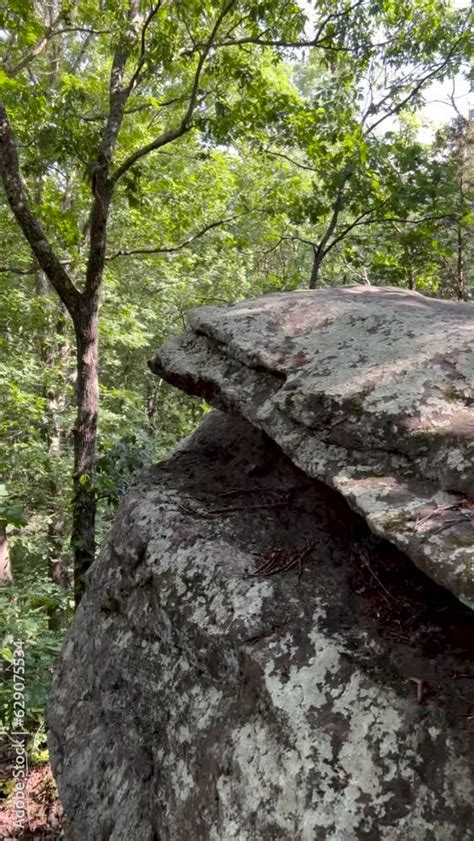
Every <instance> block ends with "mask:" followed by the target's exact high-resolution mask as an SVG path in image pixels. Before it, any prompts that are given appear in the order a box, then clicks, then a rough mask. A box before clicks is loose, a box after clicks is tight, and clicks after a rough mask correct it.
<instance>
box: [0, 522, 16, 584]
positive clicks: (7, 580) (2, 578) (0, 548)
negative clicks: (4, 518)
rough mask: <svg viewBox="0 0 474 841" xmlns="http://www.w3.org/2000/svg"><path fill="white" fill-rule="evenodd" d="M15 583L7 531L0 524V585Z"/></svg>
mask: <svg viewBox="0 0 474 841" xmlns="http://www.w3.org/2000/svg"><path fill="white" fill-rule="evenodd" d="M12 581H13V575H12V568H11V564H10V547H9V545H8V535H7V530H6V528H5V526H4V525H2V524H1V523H0V584H11V583H12Z"/></svg>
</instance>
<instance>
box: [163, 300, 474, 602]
mask: <svg viewBox="0 0 474 841" xmlns="http://www.w3.org/2000/svg"><path fill="white" fill-rule="evenodd" d="M188 325H189V329H188V331H187V332H186V333H185V334H184V335H183V336H179V337H173V338H171V339H170V340H168V342H166V343H165V345H164V346H163V347H162V348H161V350H160V351H159V353H158V355H157V356H156V357H155V359H154V360H153V361H152V362H151V368H152V370H154V371H155V372H156V373H157V374H158V375H159V376H161V377H163V378H165V379H166V380H168V381H169V382H171V383H173V384H174V385H177V386H178V387H180V388H182V389H184V390H185V391H188V392H189V393H191V394H199V395H200V396H202V397H204V398H205V399H206V400H208V402H210V403H211V404H212V405H213V406H216V407H217V408H221V409H224V410H225V411H228V412H233V413H238V414H241V415H242V416H243V417H244V418H246V419H247V420H248V421H250V422H251V423H252V424H254V425H255V426H257V427H258V428H259V429H262V430H264V431H265V432H266V433H267V434H268V435H269V436H270V437H271V438H272V439H273V440H274V441H276V442H277V443H278V444H279V446H280V447H281V448H282V449H283V451H284V452H285V453H286V454H287V455H288V456H289V457H290V458H291V459H292V460H293V461H294V463H295V464H297V465H298V466H299V467H300V468H301V469H302V470H304V471H305V472H306V473H307V474H308V475H309V476H312V477H315V478H317V479H320V480H321V481H323V482H325V483H327V484H329V485H330V486H331V487H333V488H335V489H336V490H337V491H339V492H340V493H342V494H343V495H344V496H345V498H346V499H347V500H348V502H349V504H350V505H351V506H352V507H353V509H354V510H355V511H357V512H358V513H359V514H361V515H362V516H363V517H364V518H365V519H366V520H367V522H368V523H369V525H370V528H371V529H372V530H373V531H374V532H375V533H377V534H379V535H381V536H383V537H385V538H387V539H388V540H390V541H392V542H393V543H394V544H395V545H397V546H398V547H399V548H401V549H402V550H403V551H405V552H407V553H408V554H409V555H410V557H411V558H412V559H413V561H414V562H415V563H416V564H418V566H419V567H420V568H421V569H422V570H423V571H424V572H426V573H427V574H428V575H430V576H431V577H432V578H433V579H434V580H435V581H437V582H438V583H439V584H442V585H443V586H445V587H447V588H448V589H450V590H451V591H452V592H453V593H455V594H456V595H457V596H458V598H460V599H461V600H463V601H464V602H466V603H467V604H471V605H472V606H474V308H473V307H472V305H470V304H457V303H453V302H448V301H440V300H435V299H430V298H426V297H424V296H422V295H419V294H417V293H415V292H408V291H406V290H401V289H394V288H393V289H392V288H376V287H365V286H349V287H343V288H337V289H324V290H317V291H300V292H294V293H279V294H271V295H266V296H264V297H262V298H257V299H255V300H251V301H246V302H243V303H239V304H235V305H233V306H229V307H200V308H198V309H196V310H192V311H191V312H190V313H189V315H188Z"/></svg>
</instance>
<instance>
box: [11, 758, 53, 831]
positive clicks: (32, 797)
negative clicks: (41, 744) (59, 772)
mask: <svg viewBox="0 0 474 841" xmlns="http://www.w3.org/2000/svg"><path fill="white" fill-rule="evenodd" d="M11 779H12V763H11V757H9V756H8V754H5V753H4V754H3V755H2V756H1V757H0V781H1V782H4V781H5V780H8V781H10V780H11ZM26 802H27V804H28V821H27V825H26V826H25V828H24V829H15V813H14V808H13V805H14V804H13V798H12V796H11V795H10V796H8V797H6V798H3V799H2V800H0V839H2V841H10V839H11V841H58V839H60V838H61V837H62V835H61V826H62V809H61V805H60V803H59V800H58V792H57V789H56V784H55V782H54V780H53V777H52V774H51V768H50V766H49V764H48V763H47V762H43V763H41V764H40V765H36V766H35V767H33V768H32V769H31V770H30V773H29V775H28V780H27V786H26Z"/></svg>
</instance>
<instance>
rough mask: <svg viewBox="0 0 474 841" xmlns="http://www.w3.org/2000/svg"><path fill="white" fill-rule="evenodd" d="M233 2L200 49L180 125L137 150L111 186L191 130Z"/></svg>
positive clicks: (228, 2) (226, 6)
mask: <svg viewBox="0 0 474 841" xmlns="http://www.w3.org/2000/svg"><path fill="white" fill-rule="evenodd" d="M235 2H236V0H227V2H225V3H224V5H223V7H222V10H221V12H220V13H219V15H218V16H217V19H216V21H215V23H214V26H213V27H212V30H211V33H210V35H209V38H208V39H207V41H206V43H205V44H204V46H203V48H202V52H201V54H200V56H199V61H198V64H197V67H196V71H195V74H194V79H193V84H192V87H191V93H190V97H189V102H188V107H187V108H186V111H185V113H184V116H183V118H182V120H181V122H180V124H179V125H178V126H176V127H175V128H173V129H168V130H167V131H165V132H163V133H162V134H160V135H159V137H157V138H156V139H155V140H152V141H151V143H148V144H147V145H146V146H143V147H142V148H141V149H137V150H136V151H135V152H133V153H132V154H131V155H130V156H129V157H128V158H126V159H125V161H124V162H123V163H122V164H121V165H120V166H119V167H118V168H117V169H116V171H115V173H114V174H113V175H112V177H111V179H110V180H111V183H112V184H115V183H116V182H117V181H118V180H119V178H121V177H122V175H124V173H125V172H128V170H129V169H130V168H131V167H132V166H133V165H134V164H135V163H136V162H137V161H139V160H140V159H141V158H143V157H145V155H149V154H150V152H154V151H155V150H157V149H161V148H162V147H163V146H166V145H167V144H168V143H172V142H173V141H174V140H177V139H178V138H179V137H182V136H183V135H184V134H187V132H188V131H190V130H191V129H192V125H191V124H190V121H191V117H192V116H193V113H194V109H195V107H196V103H197V95H198V90H199V83H200V80H201V75H202V71H203V68H204V64H205V62H206V59H207V56H208V55H209V52H210V51H211V49H212V47H213V46H214V42H215V39H216V35H217V32H218V31H219V28H220V26H221V24H222V22H223V20H224V18H225V17H226V15H227V14H228V13H229V11H230V10H231V8H232V6H234V4H235Z"/></svg>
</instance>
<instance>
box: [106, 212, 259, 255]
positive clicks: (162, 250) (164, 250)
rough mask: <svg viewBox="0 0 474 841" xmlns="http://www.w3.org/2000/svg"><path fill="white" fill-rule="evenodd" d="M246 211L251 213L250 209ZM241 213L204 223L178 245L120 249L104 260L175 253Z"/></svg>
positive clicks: (237, 217)
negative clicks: (128, 249)
mask: <svg viewBox="0 0 474 841" xmlns="http://www.w3.org/2000/svg"><path fill="white" fill-rule="evenodd" d="M248 212H249V213H251V212H252V211H248ZM242 215H244V214H242V213H237V214H235V215H234V216H229V217H228V218H227V219H218V220H217V221H216V222H210V223H209V224H208V225H205V226H204V228H201V230H200V231H197V232H196V233H195V234H192V236H190V237H189V238H188V239H185V240H184V242H181V243H180V244H179V245H170V246H157V247H156V248H133V249H132V250H130V251H124V250H122V249H120V251H116V252H115V254H111V255H110V256H108V257H106V260H107V261H108V262H111V261H112V260H116V259H117V257H131V256H134V255H137V254H175V253H176V252H177V251H181V249H183V248H187V247H188V246H190V245H191V244H192V243H193V242H195V240H197V239H200V238H201V237H203V236H204V235H205V234H207V233H208V232H209V231H212V230H214V228H219V227H222V225H226V224H227V223H228V222H233V221H235V219H239V218H240V217H241V216H242Z"/></svg>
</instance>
